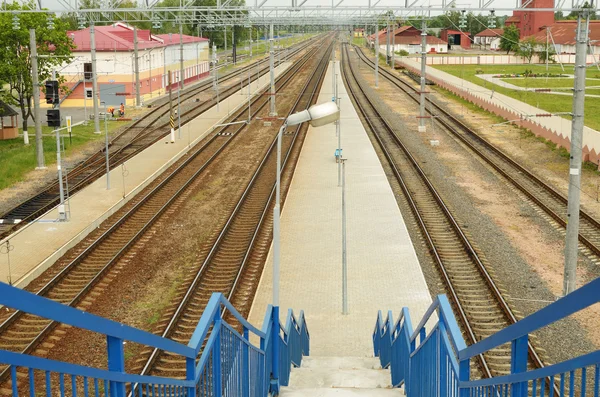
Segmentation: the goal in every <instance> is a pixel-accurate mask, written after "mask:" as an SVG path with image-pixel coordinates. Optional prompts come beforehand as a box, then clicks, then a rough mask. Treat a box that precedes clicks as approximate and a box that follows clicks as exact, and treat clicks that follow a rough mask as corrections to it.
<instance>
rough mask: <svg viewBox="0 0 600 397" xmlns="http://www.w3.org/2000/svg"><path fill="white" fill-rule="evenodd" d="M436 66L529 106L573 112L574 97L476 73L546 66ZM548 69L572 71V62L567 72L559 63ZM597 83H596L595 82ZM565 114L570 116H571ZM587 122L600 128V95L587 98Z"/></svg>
mask: <svg viewBox="0 0 600 397" xmlns="http://www.w3.org/2000/svg"><path fill="white" fill-rule="evenodd" d="M435 67H436V68H438V69H440V70H443V71H445V72H447V73H450V74H453V75H455V76H457V77H460V78H463V79H465V80H467V81H470V82H473V83H475V84H478V85H480V86H483V87H486V88H489V89H491V88H493V89H494V90H495V91H496V92H499V93H501V94H504V95H507V96H510V97H512V98H515V99H518V100H520V101H522V102H525V103H528V104H530V105H533V106H537V107H539V108H541V109H544V110H546V111H548V112H550V113H559V112H570V111H571V110H572V102H573V98H572V97H570V96H566V95H552V94H544V93H536V92H531V91H520V90H512V89H508V88H504V87H500V86H498V85H496V84H492V83H489V82H487V81H486V80H483V79H480V78H479V77H477V76H476V75H475V71H476V70H477V69H481V70H482V71H483V73H486V74H504V73H514V74H516V73H523V72H524V71H525V69H529V70H532V71H533V72H534V73H545V72H546V65H533V64H531V65H437V66H435ZM549 70H550V73H557V74H558V73H566V74H572V73H573V65H565V71H564V72H562V70H561V69H560V66H558V65H550V69H549ZM599 76H600V72H599V71H598V70H597V69H588V70H587V77H588V78H596V77H599ZM532 79H533V78H532ZM538 79H540V78H538ZM544 80H545V79H544ZM549 80H550V79H549ZM594 85H597V84H595V83H594ZM594 91H595V90H594ZM596 92H597V91H595V92H593V91H592V90H590V93H596ZM563 117H566V118H568V116H563ZM585 125H586V126H588V127H590V128H593V129H595V130H600V100H598V99H597V98H587V99H586V101H585Z"/></svg>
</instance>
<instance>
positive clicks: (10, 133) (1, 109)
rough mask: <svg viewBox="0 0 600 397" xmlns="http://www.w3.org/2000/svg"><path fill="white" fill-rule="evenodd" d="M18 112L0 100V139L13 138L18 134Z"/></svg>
mask: <svg viewBox="0 0 600 397" xmlns="http://www.w3.org/2000/svg"><path fill="white" fill-rule="evenodd" d="M18 120H19V113H17V112H16V111H15V110H14V109H13V108H11V107H10V106H8V105H7V104H6V103H4V102H2V101H0V140H3V139H15V138H17V137H18V136H19V126H18V125H17V123H18Z"/></svg>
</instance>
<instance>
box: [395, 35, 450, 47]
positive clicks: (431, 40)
mask: <svg viewBox="0 0 600 397" xmlns="http://www.w3.org/2000/svg"><path fill="white" fill-rule="evenodd" d="M395 43H396V44H404V45H420V44H421V36H420V35H419V36H400V37H396V42H395ZM427 44H448V43H446V42H445V41H444V40H442V39H438V38H437V37H435V36H429V35H428V36H427Z"/></svg>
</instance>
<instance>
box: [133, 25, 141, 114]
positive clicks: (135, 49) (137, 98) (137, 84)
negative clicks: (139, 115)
mask: <svg viewBox="0 0 600 397" xmlns="http://www.w3.org/2000/svg"><path fill="white" fill-rule="evenodd" d="M133 68H134V71H135V106H137V107H140V106H142V98H141V95H140V62H139V56H138V35H137V28H136V27H135V26H134V27H133Z"/></svg>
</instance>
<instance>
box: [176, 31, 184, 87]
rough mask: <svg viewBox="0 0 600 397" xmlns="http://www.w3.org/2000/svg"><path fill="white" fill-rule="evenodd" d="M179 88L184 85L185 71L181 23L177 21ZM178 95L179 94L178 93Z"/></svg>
mask: <svg viewBox="0 0 600 397" xmlns="http://www.w3.org/2000/svg"><path fill="white" fill-rule="evenodd" d="M179 81H180V82H181V84H180V86H179V89H180V90H182V89H183V87H184V85H185V71H184V68H183V24H182V23H181V22H179ZM178 95H179V94H178Z"/></svg>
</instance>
